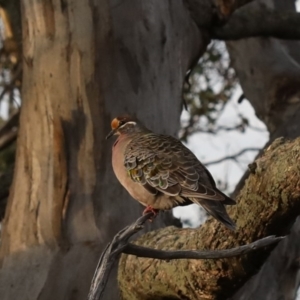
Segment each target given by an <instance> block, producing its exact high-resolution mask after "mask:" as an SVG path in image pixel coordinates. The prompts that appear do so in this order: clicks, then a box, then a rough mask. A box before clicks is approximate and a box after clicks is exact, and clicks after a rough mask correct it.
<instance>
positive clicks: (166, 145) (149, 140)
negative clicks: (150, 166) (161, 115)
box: [125, 133, 197, 160]
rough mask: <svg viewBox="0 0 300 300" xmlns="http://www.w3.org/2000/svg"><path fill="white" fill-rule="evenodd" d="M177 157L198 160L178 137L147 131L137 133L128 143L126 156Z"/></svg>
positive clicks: (140, 157) (142, 157) (145, 157)
mask: <svg viewBox="0 0 300 300" xmlns="http://www.w3.org/2000/svg"><path fill="white" fill-rule="evenodd" d="M153 156H156V157H161V158H166V159H167V158H176V159H178V158H179V157H185V158H186V159H193V160H197V158H196V157H195V155H194V154H193V153H192V152H191V151H190V150H189V149H188V148H186V147H185V146H184V145H183V144H182V143H181V142H180V141H179V140H178V139H176V138H174V137H172V136H169V135H163V134H155V133H147V134H143V135H137V136H136V137H134V138H133V139H132V140H131V142H130V143H129V144H128V145H127V147H126V150H125V157H126V158H129V157H131V158H137V159H138V160H143V159H147V158H148V157H153Z"/></svg>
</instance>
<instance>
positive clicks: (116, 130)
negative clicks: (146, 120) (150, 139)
mask: <svg viewBox="0 0 300 300" xmlns="http://www.w3.org/2000/svg"><path fill="white" fill-rule="evenodd" d="M142 130H146V128H145V127H144V126H143V125H142V124H141V123H140V122H139V121H138V120H137V119H136V118H134V117H131V116H120V117H116V118H114V119H113V120H112V121H111V132H110V133H109V134H108V135H107V136H106V139H109V138H110V137H111V136H113V135H122V134H130V133H135V132H141V131H142Z"/></svg>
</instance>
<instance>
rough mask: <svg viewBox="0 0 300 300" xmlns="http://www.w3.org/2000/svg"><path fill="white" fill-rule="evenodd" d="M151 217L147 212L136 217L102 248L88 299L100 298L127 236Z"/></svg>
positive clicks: (141, 227)
mask: <svg viewBox="0 0 300 300" xmlns="http://www.w3.org/2000/svg"><path fill="white" fill-rule="evenodd" d="M151 217H153V213H148V214H146V215H144V216H142V217H140V218H138V219H137V220H136V221H135V222H134V223H133V224H131V225H130V226H127V227H125V228H124V229H122V230H121V231H119V232H118V233H117V234H116V235H115V236H114V238H113V241H112V242H111V243H109V244H108V245H107V246H106V248H105V249H104V251H103V253H102V254H101V257H100V259H99V262H98V265H97V268H96V271H95V274H94V277H93V280H92V284H91V288H90V291H89V295H88V300H98V299H100V298H101V295H102V294H103V292H104V290H105V286H106V283H107V280H108V276H109V273H110V271H111V269H112V267H113V265H114V264H115V262H116V261H117V259H118V258H119V256H120V254H121V253H122V251H123V250H124V248H125V247H126V245H127V244H128V240H129V238H130V237H131V236H132V235H134V234H135V233H137V232H138V231H140V230H141V229H143V224H144V223H145V222H146V221H147V220H149V219H150V218H151Z"/></svg>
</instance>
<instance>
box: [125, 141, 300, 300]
mask: <svg viewBox="0 0 300 300" xmlns="http://www.w3.org/2000/svg"><path fill="white" fill-rule="evenodd" d="M299 150H300V138H298V139H296V140H295V141H293V142H286V143H284V144H283V140H276V141H275V142H274V143H273V144H272V146H271V147H269V148H268V150H267V151H266V152H265V154H264V155H263V156H262V157H261V158H259V159H258V160H257V161H256V162H255V163H254V164H253V166H252V174H251V175H250V177H249V179H248V180H247V182H246V184H245V186H244V188H243V189H242V191H241V192H240V194H239V196H238V197H237V199H236V200H237V203H238V205H236V206H233V207H230V209H228V211H229V215H230V216H231V217H232V218H233V220H235V221H236V223H237V230H236V231H235V232H233V231H230V230H229V229H227V228H225V227H224V226H223V225H222V224H220V223H218V222H217V221H216V220H214V219H212V218H211V219H210V220H209V221H208V222H206V223H205V224H204V225H202V226H201V227H200V228H198V229H187V228H185V229H177V228H175V227H168V228H165V229H162V230H157V231H152V232H150V233H147V234H146V235H144V236H142V237H141V238H140V239H138V241H137V242H136V243H137V244H139V245H143V246H146V247H152V248H157V249H162V250H175V249H178V250H184V249H185V250H193V249H195V250H197V249H198V250H205V249H206V250H207V249H229V248H233V247H236V246H239V245H243V244H247V243H250V242H253V241H255V240H257V239H259V238H262V237H265V236H267V235H273V234H275V235H284V234H286V233H287V232H288V231H289V229H290V227H291V225H292V224H293V222H294V220H295V218H296V216H297V215H299V211H300V181H299V177H300V151H299ZM297 228H298V227H297ZM296 236H299V230H298V229H296ZM282 243H285V241H283V242H282ZM288 245H291V242H289V244H288ZM279 246H280V245H279ZM299 247H300V239H297V240H295V241H294V244H293V246H290V249H291V251H292V252H291V253H293V256H292V257H296V256H297V255H299V252H297V251H298V250H297V249H298V248H299ZM272 248H273V247H268V248H267V250H265V251H263V250H259V251H256V252H252V253H250V254H249V255H244V256H239V257H235V258H228V259H219V260H207V259H206V260H196V259H194V260H193V259H189V260H187V259H182V260H172V261H162V260H156V259H145V258H137V257H135V256H132V255H123V256H122V259H121V261H120V267H119V282H120V288H121V290H122V295H123V299H126V300H127V299H128V300H148V299H193V300H196V299H199V300H200V299H227V297H228V296H230V295H232V294H233V293H234V292H235V291H236V290H237V289H238V287H240V286H241V285H242V284H243V283H245V282H246V280H247V279H249V278H250V276H252V275H253V274H254V273H255V272H257V271H258V269H259V268H260V267H261V265H262V263H263V261H264V260H265V259H266V257H267V255H268V254H269V253H270V250H272ZM283 249H287V246H286V245H285V246H284V247H283ZM280 251H281V252H280V253H281V254H280V255H281V257H282V255H283V254H282V250H280ZM285 255H286V254H285ZM275 257H280V256H278V255H277V256H275ZM295 263H296V262H295ZM278 266H280V267H281V270H282V269H283V268H282V263H281V264H280V262H278ZM293 266H294V264H293V260H292V258H291V262H290V263H289V264H286V267H287V268H286V270H287V271H289V270H291V269H293ZM279 270H280V268H279ZM277 271H278V270H277ZM296 271H297V270H295V272H294V274H297V272H296ZM276 274H278V273H276ZM285 274H286V273H285ZM288 275H291V274H290V273H288ZM282 276H283V274H282ZM269 277H271V276H270V275H269ZM289 278H290V286H293V287H294V290H293V292H294V293H295V288H296V287H297V284H299V282H298V281H299V279H298V278H297V276H289ZM256 282H259V281H258V280H257V281H256ZM279 282H280V281H279V280H278V281H274V282H272V284H274V285H276V284H277V283H279ZM267 284H268V282H267ZM272 284H269V285H270V287H269V290H268V291H270V290H271V286H272ZM278 286H280V285H278ZM272 288H273V290H274V289H275V288H274V287H272ZM253 289H255V287H253ZM266 290H267V289H265V291H266ZM290 292H291V291H290ZM245 295H247V292H246V291H245ZM270 295H272V294H270ZM264 296H266V297H269V296H268V295H267V294H264ZM234 299H239V298H238V297H237V298H234ZM241 299H243V298H241ZM251 299H258V298H251ZM261 299H262V298H261ZM264 299H271V298H264Z"/></svg>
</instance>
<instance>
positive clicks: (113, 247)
mask: <svg viewBox="0 0 300 300" xmlns="http://www.w3.org/2000/svg"><path fill="white" fill-rule="evenodd" d="M152 217H153V213H149V214H146V215H144V216H142V217H140V218H138V219H137V220H136V221H135V222H134V223H133V224H131V225H130V226H127V227H125V228H124V229H122V230H121V231H120V232H118V234H117V235H115V237H114V238H113V241H112V242H111V243H109V244H108V245H107V246H106V248H105V249H104V251H103V253H102V254H101V257H100V259H99V262H98V265H97V268H96V271H95V274H94V277H93V280H92V284H91V287H90V292H89V295H88V300H99V299H101V296H102V295H103V292H104V290H105V286H106V283H107V281H108V277H109V273H110V271H111V269H112V267H113V265H114V264H115V262H116V261H117V260H118V258H119V256H120V254H121V253H126V254H131V255H136V256H139V257H149V258H156V259H163V260H171V259H219V258H226V257H233V256H238V255H243V254H246V253H249V252H251V251H254V250H257V249H260V248H263V247H266V246H268V245H271V244H274V243H277V242H279V241H281V240H282V239H283V238H284V237H275V236H268V237H266V238H263V239H260V240H257V241H255V242H253V243H251V244H248V245H243V246H240V247H236V248H232V249H223V250H214V251H197V250H180V251H163V250H157V249H151V248H147V247H142V246H137V245H134V244H131V243H129V238H130V237H131V236H133V235H134V234H135V233H137V232H138V231H140V230H141V229H143V224H144V223H145V222H146V221H147V220H148V219H150V218H152Z"/></svg>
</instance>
